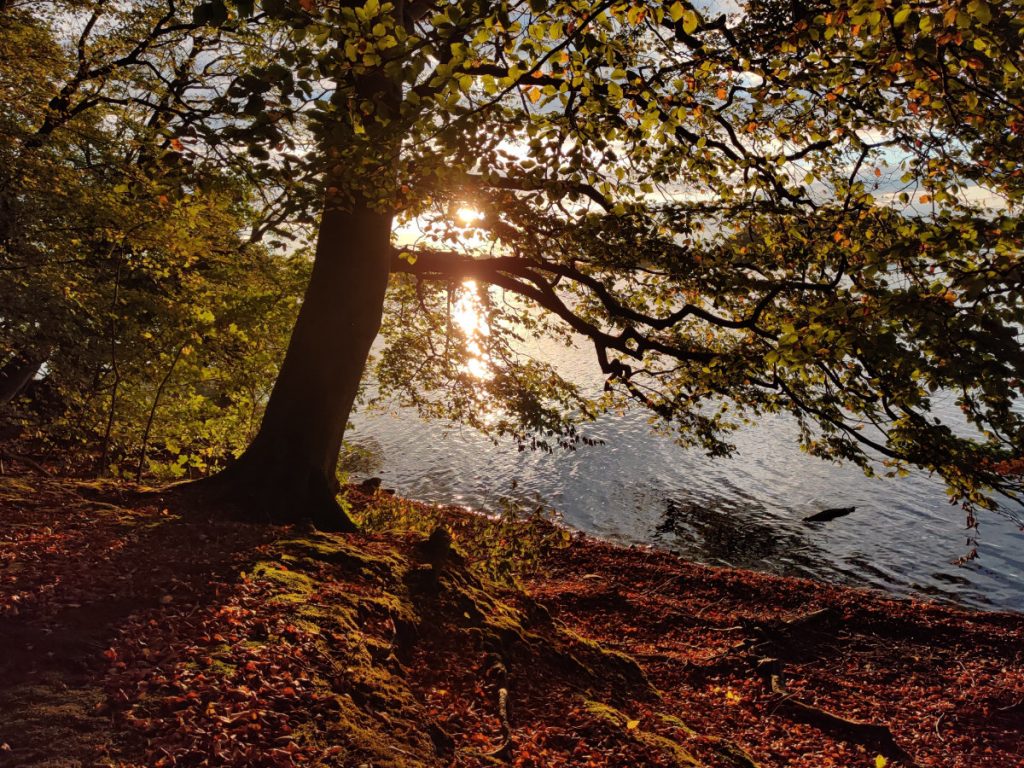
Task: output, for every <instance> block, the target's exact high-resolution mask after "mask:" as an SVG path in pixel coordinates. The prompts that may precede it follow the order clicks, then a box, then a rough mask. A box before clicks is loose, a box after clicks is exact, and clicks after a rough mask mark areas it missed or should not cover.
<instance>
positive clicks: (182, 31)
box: [0, 3, 308, 477]
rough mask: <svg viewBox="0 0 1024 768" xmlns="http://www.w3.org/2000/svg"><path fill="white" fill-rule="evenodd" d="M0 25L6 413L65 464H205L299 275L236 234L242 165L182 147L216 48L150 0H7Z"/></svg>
mask: <svg viewBox="0 0 1024 768" xmlns="http://www.w3.org/2000/svg"><path fill="white" fill-rule="evenodd" d="M0 26H2V34H0V93H2V94H3V98H2V101H0V155H2V170H0V297H2V299H0V349H2V350H3V352H2V353H0V407H2V408H3V415H4V417H5V422H6V424H7V426H8V427H11V428H12V430H11V431H15V432H20V433H21V434H22V435H24V436H26V437H27V438H31V437H32V436H33V435H36V436H39V438H43V439H45V440H46V441H48V442H49V444H51V445H52V446H55V447H61V448H64V449H68V448H71V449H73V450H70V451H68V450H64V451H61V455H63V456H67V457H68V458H69V460H71V461H74V462H78V466H79V468H80V467H81V462H82V459H83V457H88V458H89V459H90V460H91V461H92V462H93V463H94V465H95V466H97V467H98V469H99V470H100V471H102V472H109V471H111V470H113V471H116V472H137V471H141V470H142V469H149V470H154V471H157V472H158V474H163V475H170V476H172V477H173V476H182V475H185V474H195V473H201V472H205V471H208V470H209V468H210V467H211V466H219V465H221V464H222V463H223V461H224V460H225V459H226V458H228V457H230V456H231V454H232V453H233V452H235V451H240V450H241V448H242V447H244V445H245V444H246V443H247V442H248V440H249V439H251V437H252V434H254V432H255V427H256V426H257V425H258V423H259V413H260V410H261V408H262V404H263V402H264V401H265V399H266V394H267V390H268V389H269V384H270V382H271V381H272V379H273V376H274V374H275V372H276V369H277V364H278V360H279V353H280V347H282V346H283V344H284V340H285V338H286V334H287V331H288V329H289V327H290V325H291V323H292V322H293V321H294V314H295V309H296V304H297V298H298V296H299V295H301V285H302V283H303V282H304V280H305V278H306V276H307V275H308V265H307V264H306V262H305V259H303V258H302V255H301V254H298V253H297V254H296V255H295V257H294V258H291V259H286V258H283V257H280V256H273V255H271V253H270V251H269V250H268V249H267V248H266V247H264V246H262V245H259V244H257V243H256V242H255V240H256V238H255V237H254V236H253V232H255V233H256V234H258V233H259V232H260V231H261V227H263V226H265V225H266V223H267V222H266V220H264V219H262V218H261V217H259V216H257V210H263V209H265V208H266V207H265V206H262V205H261V208H260V209H257V208H256V207H255V206H254V205H253V204H252V202H251V201H252V198H253V194H252V188H251V186H250V185H249V182H248V180H247V178H246V177H245V175H244V169H239V168H238V167H237V165H236V166H232V165H231V164H228V163H225V162H222V161H220V160H218V161H217V162H211V161H208V160H207V159H205V158H203V157H200V156H199V155H197V154H195V153H192V152H190V151H189V150H188V148H187V147H188V145H190V144H194V142H193V141H192V139H191V138H190V136H189V125H190V124H191V122H192V121H194V120H196V119H198V118H200V117H203V116H205V115H207V114H208V113H209V105H208V103H207V102H206V96H207V95H208V93H209V89H208V85H209V84H210V83H212V82H214V81H216V80H217V79H218V78H220V77H222V76H223V69H222V67H223V66H226V64H227V63H228V62H230V61H231V57H232V56H233V55H234V50H226V48H225V45H224V44H222V42H221V41H220V40H219V39H218V35H217V34H216V32H214V33H210V32H209V31H208V30H204V29H202V28H201V27H200V26H199V25H197V24H195V23H194V22H193V21H192V19H191V16H190V14H187V18H185V19H182V18H179V13H178V10H177V8H176V6H175V5H174V4H167V3H136V4H132V5H131V6H119V7H110V6H109V5H107V4H103V3H98V4H92V3H52V4H40V3H34V4H32V5H31V7H24V8H23V7H21V6H19V5H17V4H15V5H12V6H9V7H7V8H6V9H5V13H4V14H3V15H2V16H0ZM237 37H239V36H238V35H236V38H237ZM237 48H238V43H236V46H235V50H237ZM238 66H239V65H234V68H235V69H237V68H238ZM257 329H258V330H257Z"/></svg>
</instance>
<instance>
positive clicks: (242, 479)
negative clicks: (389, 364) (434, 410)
mask: <svg viewBox="0 0 1024 768" xmlns="http://www.w3.org/2000/svg"><path fill="white" fill-rule="evenodd" d="M391 224H392V216H391V214H390V213H381V212H378V211H375V210H372V209H370V208H369V207H367V206H360V205H357V206H355V207H354V209H353V210H340V209H337V208H332V207H331V206H330V205H328V206H327V207H326V208H325V210H324V214H323V218H322V221H321V224H320V232H319V235H318V238H317V245H316V256H315V259H314V262H313V272H312V275H311V277H310V281H309V285H308V287H307V288H306V295H305V297H304V299H303V303H302V308H301V309H300V310H299V317H298V320H297V321H296V324H295V329H294V330H293V331H292V337H291V341H290V342H289V344H288V351H287V352H286V354H285V358H284V363H283V364H282V366H281V371H280V374H279V375H278V378H277V382H276V383H275V385H274V389H273V391H272V392H271V395H270V400H269V401H268V402H267V408H266V412H265V413H264V416H263V422H262V424H261V426H260V430H259V432H258V433H257V435H256V437H255V439H254V440H253V441H252V443H251V445H250V446H249V448H248V449H247V450H246V451H245V453H244V454H242V456H241V457H240V458H239V459H238V461H237V462H235V463H234V464H232V465H231V466H229V467H228V468H227V469H225V470H224V471H223V472H221V473H220V474H219V475H216V476H215V477H213V478H210V480H209V484H210V485H211V486H212V487H213V488H214V489H216V491H217V492H218V495H223V496H229V497H232V498H233V499H235V500H237V501H241V502H243V503H245V504H246V505H247V509H248V511H249V512H250V513H251V514H253V515H255V516H256V517H257V518H258V519H261V520H265V521H269V522H274V523H289V522H297V521H300V520H304V519H312V521H313V523H314V524H315V525H316V526H317V527H318V528H320V529H321V530H354V528H355V526H354V524H353V523H352V521H351V520H350V519H349V518H348V517H347V515H345V513H344V512H343V511H342V509H341V507H340V506H339V504H338V503H337V500H336V498H335V494H336V491H337V480H336V475H335V471H336V467H337V461H338V454H339V452H340V450H341V442H342V437H343V436H344V434H345V426H346V424H347V422H348V417H349V412H350V411H351V409H352V404H353V402H354V401H355V397H356V394H357V392H358V389H359V382H360V379H361V378H362V374H363V368H364V366H365V364H366V359H367V356H368V355H369V352H370V345H371V344H372V343H373V340H374V338H375V337H376V335H377V331H378V330H379V328H380V323H381V317H382V314H383V307H384V293H385V290H386V288H387V281H388V272H389V253H390V241H391Z"/></svg>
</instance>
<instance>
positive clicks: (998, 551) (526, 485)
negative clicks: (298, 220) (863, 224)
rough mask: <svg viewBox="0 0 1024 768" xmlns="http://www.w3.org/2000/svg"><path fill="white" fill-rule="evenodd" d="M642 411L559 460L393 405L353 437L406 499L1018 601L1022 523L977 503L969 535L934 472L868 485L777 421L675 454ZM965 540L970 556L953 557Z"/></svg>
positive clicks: (716, 555)
mask: <svg viewBox="0 0 1024 768" xmlns="http://www.w3.org/2000/svg"><path fill="white" fill-rule="evenodd" d="M555 349H556V351H555V352H554V354H555V355H557V362H558V367H559V370H560V371H561V372H562V373H563V375H566V376H568V377H569V378H572V379H573V380H575V381H586V380H589V381H597V379H598V375H597V371H596V363H594V362H593V361H592V359H591V357H590V356H589V355H587V354H586V352H585V351H582V350H573V349H569V350H566V349H565V348H555ZM647 418H648V415H647V414H646V413H645V412H643V411H642V410H641V409H635V410H631V411H629V412H627V413H626V414H625V415H624V416H617V415H612V414H609V415H606V416H604V417H602V418H600V419H599V420H598V421H597V422H595V423H593V424H590V425H586V427H585V428H584V429H583V430H582V431H583V433H584V434H585V435H587V436H588V437H593V438H598V439H600V440H602V441H603V444H599V445H584V446H580V447H579V448H578V449H577V450H576V451H573V452H556V453H554V454H546V453H542V452H539V451H538V452H533V451H529V450H526V451H523V452H520V451H518V449H517V447H516V445H515V444H514V443H511V442H505V443H501V444H499V445H494V444H493V443H492V442H491V441H490V440H488V439H487V438H485V437H483V436H482V435H480V434H479V433H476V432H475V431H473V430H470V429H467V428H459V427H457V426H454V425H451V424H444V423H438V422H426V421H423V420H421V419H419V417H418V416H417V415H416V414H415V413H413V412H409V411H404V410H401V409H397V410H394V411H392V412H362V413H359V414H357V415H356V416H355V417H354V418H353V423H354V425H355V429H354V430H353V431H352V432H351V433H350V434H349V435H348V436H347V439H349V440H351V442H353V443H355V444H362V445H364V446H367V447H369V448H371V449H372V450H373V451H374V452H375V453H379V455H380V456H381V463H380V464H379V466H376V467H374V468H373V470H372V471H373V474H375V475H378V476H380V477H381V478H382V479H383V481H384V485H385V487H390V488H395V489H396V490H397V491H398V493H399V494H401V495H403V496H406V497H409V498H414V499H422V500H425V501H432V502H442V503H451V504H461V505H465V506H468V507H473V508H476V509H481V510H485V511H491V512H494V511H498V510H500V509H501V506H502V500H503V499H513V500H515V501H518V502H520V503H524V504H536V503H537V502H538V501H539V502H542V503H544V504H546V505H548V506H550V507H552V508H554V509H555V510H557V511H558V512H559V513H560V514H561V515H562V517H563V519H564V521H565V523H566V524H568V525H569V526H570V527H572V528H575V529H578V530H581V531H584V532H586V533H588V534H592V535H594V536H598V537H600V538H603V539H608V540H611V541H615V542H619V543H624V544H632V543H638V544H654V545H657V546H660V547H664V548H666V549H670V550H672V551H675V552H678V553H679V554H680V555H682V556H684V557H686V558H689V559H693V560H697V561H701V562H705V563H711V564H716V565H731V566H739V567H744V568H753V569H757V570H763V571H770V572H774V573H781V574H788V575H798V576H810V577H814V578H819V579H826V580H829V581H834V582H839V583H843V584H848V585H853V586H861V587H864V586H866V587H874V588H878V589H882V590H885V591H887V592H890V593H895V594H899V595H927V596H931V597H933V598H936V599H941V600H946V601H951V602H956V603H960V604H963V605H968V606H972V607H978V608H986V609H1012V610H1024V532H1021V530H1020V528H1019V526H1018V525H1017V524H1015V523H1014V522H1012V521H1011V520H1009V519H1006V518H1005V517H1001V516H999V515H996V514H992V513H985V512H981V513H979V514H980V521H981V523H980V528H979V530H977V531H974V530H970V531H968V530H965V528H964V512H963V511H962V510H961V509H960V508H959V507H956V506H951V505H950V504H949V502H948V501H947V498H946V494H945V492H944V490H943V487H942V484H941V483H940V482H939V481H937V480H935V479H933V478H930V477H928V476H926V475H924V474H915V475H911V476H910V477H906V478H901V479H886V478H882V479H870V478H867V477H865V476H864V475H863V473H862V472H861V471H860V470H859V469H857V468H856V467H852V466H838V465H835V464H830V463H826V462H824V461H821V460H820V459H815V458H813V457H810V456H807V455H806V454H803V453H802V452H801V451H800V450H799V449H798V448H797V446H796V442H795V439H794V436H795V434H796V429H795V425H794V424H793V423H792V422H791V421H790V420H788V419H786V418H784V417H778V418H771V419H765V420H763V421H762V423H760V424H759V425H758V426H756V427H753V428H749V429H746V430H744V431H742V432H740V433H738V434H736V435H734V436H733V437H732V439H733V442H735V443H736V444H737V445H738V447H739V450H738V452H737V454H736V455H735V456H734V457H733V458H729V459H710V458H708V457H706V456H704V455H703V454H702V453H701V452H699V451H694V450H687V449H683V448H680V447H679V446H677V445H676V444H675V443H674V442H672V441H671V440H670V439H668V438H665V437H662V436H659V435H657V434H654V433H653V432H652V431H651V428H650V426H649V424H648V421H647ZM849 506H855V507H856V511H855V512H854V513H853V514H851V515H848V516H846V517H842V518H839V519H836V520H833V521H831V522H827V523H813V524H808V523H804V522H802V518H804V517H806V516H808V515H810V514H813V513H815V512H819V511H821V510H822V509H826V508H831V507H849ZM975 540H976V544H977V549H978V555H979V556H978V558H977V559H975V560H972V561H970V562H968V563H967V564H966V565H963V566H958V565H954V564H953V561H954V560H956V559H957V558H960V557H962V556H964V555H966V554H967V553H968V552H969V551H970V549H971V547H972V544H973V542H974V541H975Z"/></svg>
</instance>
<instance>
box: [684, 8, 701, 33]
mask: <svg viewBox="0 0 1024 768" xmlns="http://www.w3.org/2000/svg"><path fill="white" fill-rule="evenodd" d="M699 23H700V19H698V18H697V14H696V13H695V12H694V11H686V13H684V14H683V31H684V32H685V33H686V34H688V35H692V34H693V33H694V31H695V30H696V29H697V25H698V24H699Z"/></svg>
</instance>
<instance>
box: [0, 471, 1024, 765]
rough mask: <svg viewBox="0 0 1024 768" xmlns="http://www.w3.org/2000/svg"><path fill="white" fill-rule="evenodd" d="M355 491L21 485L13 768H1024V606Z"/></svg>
mask: <svg viewBox="0 0 1024 768" xmlns="http://www.w3.org/2000/svg"><path fill="white" fill-rule="evenodd" d="M348 500H349V503H350V504H351V506H352V510H353V514H354V515H355V516H356V517H357V518H359V519H360V520H361V521H362V523H363V525H364V528H365V530H366V531H367V532H366V533H360V534H346V535H338V534H322V533H317V532H314V531H311V530H297V529H296V528H275V527H270V526H258V525H251V524H246V523H244V522H239V521H234V520H232V519H230V517H229V516H228V515H226V514H224V513H223V512H222V511H220V510H215V509H210V508H209V507H208V506H199V505H197V504H195V503H189V502H187V501H185V500H182V499H181V498H179V497H175V496H167V497H160V496H158V495H153V494H149V495H146V494H142V493H140V492H139V490H138V489H136V488H134V487H132V486H129V485H124V484H121V485H119V484H114V483H86V482H79V481H73V480H66V479H65V480H61V479H54V478H45V477H37V476H13V477H12V476H10V475H8V476H5V477H0V765H2V766H29V765H32V766H92V765H120V766H203V765H209V766H232V767H234V766H345V767H346V768H349V767H350V768H385V767H387V766H392V767H396V768H397V767H398V766H402V767H403V768H413V767H417V766H490V765H494V766H501V765H509V766H517V767H520V768H558V766H573V767H574V768H577V767H578V768H605V767H606V766H607V767H612V766H615V767H617V768H627V767H628V768H637V767H638V766H708V767H709V768H717V767H719V766H720V767H722V768H750V767H751V766H763V767H764V768H768V767H769V766H793V767H794V768H796V767H798V766H799V767H806V768H812V767H813V768H824V767H825V766H842V767H843V768H845V767H846V766H851V767H852V766H859V767H862V768H879V767H880V766H890V768H897V767H898V766H911V765H917V766H942V767H943V768H947V767H948V768H954V767H956V766H963V767H964V768H966V767H967V766H970V768H1017V767H1019V766H1024V616H1021V615H1016V614H1007V613H979V612H968V611H962V610H956V609H954V608H950V607H946V606H940V605H935V604H931V603H927V602H917V601H904V600H891V599H886V598H885V597H884V596H880V595H879V594H877V593H871V592H865V591H857V590H850V589H844V588H837V587H833V586H828V585H825V584H820V583H815V582H811V581H806V580H799V579H789V578H780V577H774V576H767V575H763V574H757V573H752V572H746V571H737V570H729V569H723V568H711V567H705V566H700V565H694V564H690V563H686V562H682V561H680V560H678V559H677V558H675V557H673V556H671V555H669V554H665V553H660V552H656V551H651V550H648V549H624V548H620V547H615V546H612V545H609V544H604V543H600V542H595V541H593V540H590V539H586V538H583V537H578V536H569V535H568V534H567V533H566V532H565V531H563V530H561V529H558V528H555V527H552V526H551V525H550V524H548V523H544V522H543V521H539V520H530V519H526V520H497V521H496V520H489V519H486V518H482V517H480V516H475V515H469V514H467V513H465V512H464V511H460V510H457V509H451V508H442V507H433V506H428V505H422V504H414V503H411V502H406V501H403V500H401V499H396V498H394V497H391V496H388V495H386V494H384V493H374V494H367V493H362V492H360V491H359V490H358V489H355V488H350V489H349V490H348ZM438 526H444V527H445V529H446V530H448V531H449V532H450V538H451V539H452V540H453V541H454V544H453V545H450V543H449V536H447V535H445V534H443V533H440V532H439V530H440V529H439V528H438ZM432 531H433V533H432V534H431V532H432Z"/></svg>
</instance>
